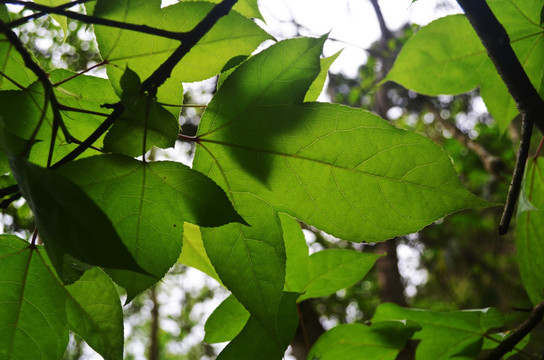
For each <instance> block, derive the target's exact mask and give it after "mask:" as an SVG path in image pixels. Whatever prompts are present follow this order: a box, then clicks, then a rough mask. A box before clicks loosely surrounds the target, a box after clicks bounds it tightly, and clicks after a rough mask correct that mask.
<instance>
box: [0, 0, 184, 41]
mask: <svg viewBox="0 0 544 360" xmlns="http://www.w3.org/2000/svg"><path fill="white" fill-rule="evenodd" d="M0 3H5V4H16V5H23V6H24V7H25V8H27V9H30V10H37V11H41V12H44V13H49V14H57V15H63V16H66V17H68V18H70V19H74V20H79V21H81V22H84V23H86V24H95V25H105V26H109V27H114V28H119V29H125V30H131V31H137V32H140V33H143V34H149V35H155V36H160V37H164V38H167V39H173V40H179V41H183V40H184V38H185V33H181V32H175V31H168V30H163V29H159V28H154V27H151V26H147V25H137V24H130V23H126V22H122V21H116V20H110V19H103V18H99V17H96V16H91V15H85V14H81V13H78V12H75V11H69V10H64V9H59V8H58V7H51V6H45V5H40V4H36V3H33V2H29V1H21V0H1V1H0Z"/></svg>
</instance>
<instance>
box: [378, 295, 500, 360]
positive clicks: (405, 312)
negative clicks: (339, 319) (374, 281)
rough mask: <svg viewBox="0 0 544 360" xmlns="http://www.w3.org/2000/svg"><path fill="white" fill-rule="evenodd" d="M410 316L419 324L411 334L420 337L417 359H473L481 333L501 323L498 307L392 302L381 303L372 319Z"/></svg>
mask: <svg viewBox="0 0 544 360" xmlns="http://www.w3.org/2000/svg"><path fill="white" fill-rule="evenodd" d="M385 320H411V321H413V322H415V323H417V324H419V325H420V326H421V331H420V332H417V333H416V334H415V335H414V339H419V340H421V342H420V343H419V345H418V347H417V350H416V359H417V360H419V359H421V360H426V359H437V360H438V359H450V358H452V357H455V358H466V359H474V358H476V357H477V356H478V354H479V353H480V350H481V348H482V344H483V340H484V337H485V336H486V335H487V332H488V331H489V330H491V329H493V328H497V327H501V326H502V325H503V324H504V318H503V316H502V314H500V313H499V312H498V311H497V310H495V309H492V308H489V309H483V310H469V311H455V312H436V311H428V310H419V309H406V308H402V307H400V306H398V305H395V304H389V303H387V304H382V305H380V306H379V307H378V309H377V310H376V313H375V315H374V317H373V318H372V321H373V322H374V321H385Z"/></svg>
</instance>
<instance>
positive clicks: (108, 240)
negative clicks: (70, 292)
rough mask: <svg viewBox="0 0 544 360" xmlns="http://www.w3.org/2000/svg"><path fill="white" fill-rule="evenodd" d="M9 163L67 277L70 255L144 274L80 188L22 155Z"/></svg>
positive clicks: (53, 257) (58, 266)
mask: <svg viewBox="0 0 544 360" xmlns="http://www.w3.org/2000/svg"><path fill="white" fill-rule="evenodd" d="M10 165H11V169H12V171H13V175H14V176H15V179H16V180H17V182H18V183H19V188H20V190H21V193H22V194H23V196H24V197H25V199H26V200H27V202H28V205H29V206H30V208H31V209H32V212H33V213H34V218H35V220H36V225H37V227H38V231H39V234H40V237H41V238H42V239H43V242H44V243H45V245H46V250H47V253H48V254H49V257H50V258H51V261H52V263H53V265H54V266H55V268H56V270H57V273H58V274H59V276H60V277H61V278H62V279H63V280H66V278H65V276H64V273H65V269H64V265H65V261H66V259H67V258H66V257H67V256H71V257H74V258H75V259H77V260H80V261H83V262H84V263H87V264H90V265H96V266H104V267H110V268H114V269H128V270H131V271H138V272H141V273H146V272H145V270H143V269H142V268H141V267H140V266H139V265H138V264H137V263H136V261H134V258H133V257H132V256H131V254H130V253H129V251H128V250H127V248H126V246H125V245H124V244H123V242H122V241H121V239H120V238H119V235H117V232H116V231H115V229H114V228H113V225H112V223H111V221H110V219H108V218H107V217H106V215H105V214H104V212H103V211H102V210H101V209H100V208H99V207H98V206H97V205H96V204H95V203H94V202H93V201H92V200H91V198H90V197H89V196H88V195H87V194H86V193H85V192H84V191H83V190H81V188H79V187H78V186H76V185H74V184H73V183H72V182H70V181H68V180H67V179H66V178H64V177H63V176H61V175H60V174H58V173H57V172H55V171H53V170H49V169H44V168H41V167H39V166H36V165H34V164H31V163H29V162H27V161H26V160H25V159H23V158H22V157H19V156H12V157H10Z"/></svg>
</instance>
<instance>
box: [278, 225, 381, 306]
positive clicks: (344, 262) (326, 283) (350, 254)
mask: <svg viewBox="0 0 544 360" xmlns="http://www.w3.org/2000/svg"><path fill="white" fill-rule="evenodd" d="M279 217H280V221H281V226H282V229H283V238H284V240H285V249H286V254H287V270H286V274H285V289H286V290H288V291H296V292H299V293H303V294H302V295H301V296H300V298H299V299H298V301H303V300H306V299H310V298H313V297H320V296H327V295H330V294H334V293H335V292H337V291H338V290H340V289H344V288H346V287H349V286H352V285H353V284H355V283H356V282H357V281H359V280H361V279H362V278H363V277H364V276H365V275H366V274H367V273H368V272H369V271H370V269H371V268H372V266H373V265H374V263H375V262H376V260H378V258H380V256H381V255H377V254H369V253H362V252H359V251H355V250H348V249H328V250H323V251H319V252H316V253H314V254H312V255H311V256H308V247H307V245H306V240H305V239H304V234H303V233H302V230H301V229H300V226H299V225H298V222H297V221H296V220H295V219H293V218H292V217H290V216H289V215H285V214H279Z"/></svg>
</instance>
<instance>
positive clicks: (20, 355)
mask: <svg viewBox="0 0 544 360" xmlns="http://www.w3.org/2000/svg"><path fill="white" fill-rule="evenodd" d="M44 255H45V254H43V251H42V248H41V247H35V246H30V244H29V243H28V242H26V241H24V240H21V239H19V238H17V237H15V236H11V235H1V236H0V303H1V304H2V306H0V358H2V359H21V360H22V359H51V360H54V359H61V358H62V355H63V354H64V351H65V349H66V346H67V345H68V328H67V320H66V311H65V303H66V294H65V292H64V291H63V289H62V287H61V286H60V285H59V283H58V281H57V279H56V277H55V275H53V273H52V269H50V268H49V267H48V266H47V264H46V262H45V261H44Z"/></svg>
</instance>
